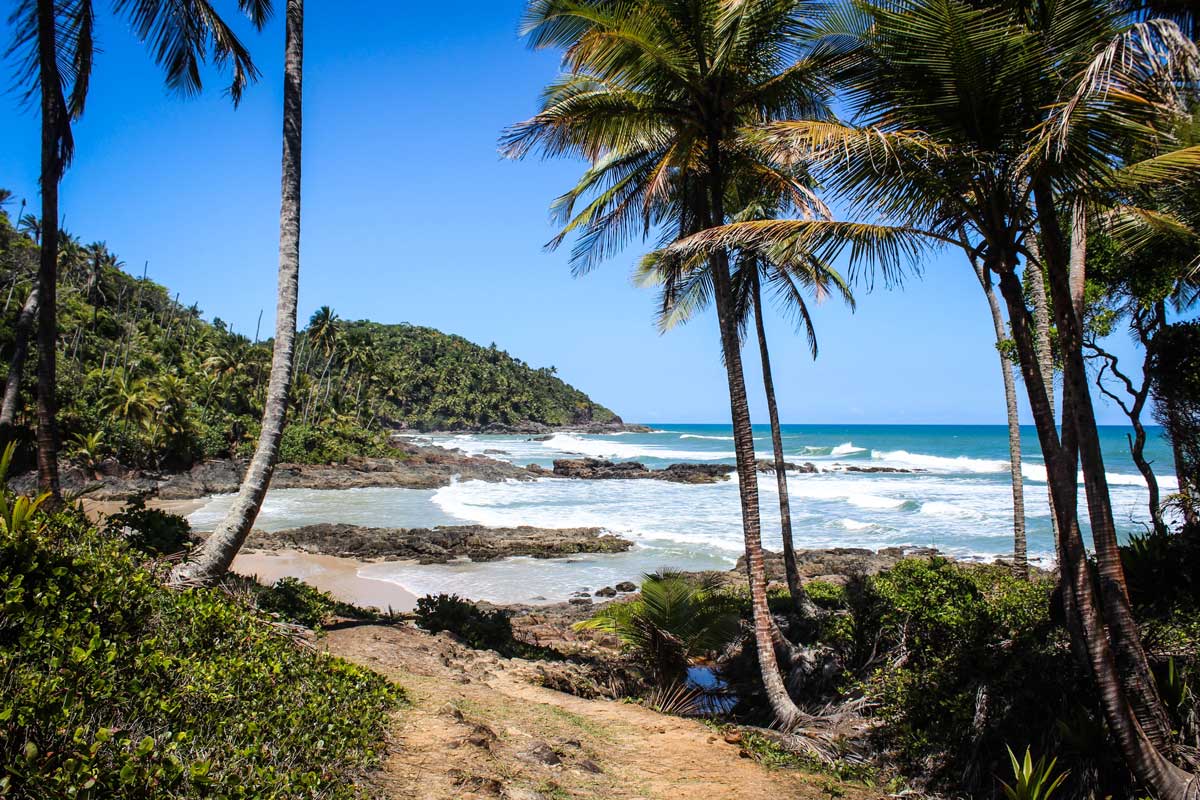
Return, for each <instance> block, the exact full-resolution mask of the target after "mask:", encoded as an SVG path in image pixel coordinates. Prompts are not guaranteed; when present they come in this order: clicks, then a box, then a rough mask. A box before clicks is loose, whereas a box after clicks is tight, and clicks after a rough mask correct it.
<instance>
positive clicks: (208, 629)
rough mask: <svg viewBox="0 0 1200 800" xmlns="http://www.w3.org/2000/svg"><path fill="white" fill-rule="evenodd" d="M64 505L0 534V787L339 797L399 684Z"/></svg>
mask: <svg viewBox="0 0 1200 800" xmlns="http://www.w3.org/2000/svg"><path fill="white" fill-rule="evenodd" d="M138 561H139V559H135V558H134V557H133V556H132V555H131V552H130V550H129V548H128V545H127V544H126V543H125V542H123V541H121V540H119V539H116V538H114V537H109V536H100V535H98V534H97V532H96V531H95V530H94V529H93V528H92V527H91V526H90V525H88V523H87V522H86V521H85V520H83V519H81V518H79V517H77V516H75V515H74V514H73V513H64V514H61V515H59V516H57V517H55V518H53V519H52V520H51V521H50V523H49V525H48V526H46V527H45V529H44V530H42V531H38V532H34V531H30V530H27V531H26V532H24V533H17V534H11V533H8V532H0V586H4V587H5V590H4V594H3V606H2V610H0V681H2V683H3V685H4V687H5V688H4V691H3V692H2V693H0V794H3V795H4V796H6V797H15V798H30V799H31V800H32V799H33V798H49V797H67V796H71V797H78V798H108V797H122V798H185V797H186V798H197V797H221V798H264V797H280V798H283V797H287V798H303V797H309V798H315V797H321V798H348V797H355V796H359V795H360V790H359V789H358V788H356V786H355V780H356V779H357V778H359V777H360V776H362V775H363V774H364V772H365V770H367V769H368V768H370V767H372V766H374V765H375V764H376V763H377V762H378V759H379V756H380V753H381V748H382V743H381V737H382V733H383V728H384V724H385V720H386V716H387V712H388V710H389V709H391V708H392V707H394V706H395V705H396V703H397V701H398V700H399V693H398V691H397V690H395V689H394V688H392V687H391V686H390V685H389V684H388V682H387V681H386V680H384V679H383V678H382V677H380V676H378V675H376V674H374V673H372V672H370V671H368V670H365V669H362V668H360V667H357V666H354V665H351V664H348V663H346V662H344V661H341V660H340V659H337V658H333V657H330V656H327V655H324V654H321V653H317V652H312V651H310V650H308V649H305V648H302V647H299V646H298V645H297V644H296V643H294V642H293V641H291V640H290V639H288V638H286V637H283V636H281V635H280V633H279V632H278V629H277V628H275V627H274V626H273V625H271V624H269V623H268V622H266V621H265V620H263V619H262V618H261V617H259V616H258V615H257V614H255V613H254V612H253V611H252V610H251V609H248V608H246V607H244V606H243V605H241V604H240V603H238V602H236V601H235V600H233V599H231V598H230V597H229V596H228V595H226V594H225V593H223V592H221V591H219V590H205V589H190V590H187V591H175V590H171V589H167V588H165V587H164V586H163V585H162V584H161V578H162V577H163V576H162V575H158V574H154V573H152V572H150V571H147V570H146V569H145V568H143V567H142V566H139V564H138Z"/></svg>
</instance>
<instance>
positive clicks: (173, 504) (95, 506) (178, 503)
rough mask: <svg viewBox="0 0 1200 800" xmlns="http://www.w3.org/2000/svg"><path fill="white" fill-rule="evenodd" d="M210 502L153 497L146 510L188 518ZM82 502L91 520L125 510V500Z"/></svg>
mask: <svg viewBox="0 0 1200 800" xmlns="http://www.w3.org/2000/svg"><path fill="white" fill-rule="evenodd" d="M208 501H209V498H207V497H200V498H196V499H194V500H163V499H161V498H158V497H151V498H148V499H147V500H146V508H157V509H159V510H161V511H167V512H169V513H171V514H178V515H179V516H181V517H186V516H187V515H188V514H191V513H192V512H193V511H195V510H196V509H198V508H201V507H203V506H204V504H205V503H207V502H208ZM80 502H82V503H83V513H85V514H87V515H88V519H91V520H98V519H99V518H100V517H108V516H112V515H113V514H116V513H118V512H120V511H122V510H124V508H125V501H124V500H90V499H88V498H86V497H84V498H82V499H81V501H80Z"/></svg>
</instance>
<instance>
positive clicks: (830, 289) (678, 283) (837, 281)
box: [639, 164, 854, 617]
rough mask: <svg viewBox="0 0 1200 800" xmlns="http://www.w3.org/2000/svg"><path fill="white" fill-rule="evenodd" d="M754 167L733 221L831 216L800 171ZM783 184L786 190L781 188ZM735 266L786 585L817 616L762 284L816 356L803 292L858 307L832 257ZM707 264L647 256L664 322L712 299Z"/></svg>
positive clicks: (796, 602) (647, 279) (645, 274)
mask: <svg viewBox="0 0 1200 800" xmlns="http://www.w3.org/2000/svg"><path fill="white" fill-rule="evenodd" d="M751 171H752V172H753V173H755V174H754V175H752V176H749V177H746V176H744V177H743V179H742V180H740V181H738V182H737V185H736V186H735V189H736V190H737V193H738V194H737V195H735V196H731V198H730V200H731V206H734V207H736V206H743V208H742V210H741V211H739V212H738V213H737V214H734V215H733V216H732V217H731V218H732V219H733V220H735V221H746V220H751V219H772V218H775V217H778V216H781V215H784V214H786V213H787V212H788V211H789V210H795V211H799V212H801V213H803V214H805V215H808V216H813V215H821V216H828V209H827V208H825V207H824V204H822V203H820V202H819V201H818V200H817V199H816V198H815V197H813V196H812V195H811V192H810V191H809V189H808V187H807V186H805V185H804V183H803V182H802V181H801V180H800V176H795V178H794V179H793V182H790V183H789V181H788V180H787V178H786V177H785V176H786V173H782V172H780V171H777V170H772V169H770V168H769V167H768V166H767V165H764V164H755V165H753V168H752V170H751ZM764 173H766V174H768V175H769V176H770V178H771V180H769V181H764V180H762V177H761V176H762V175H763V174H764ZM781 189H784V190H786V191H782V192H781V191H780V190H781ZM734 265H735V268H736V272H735V273H734V276H733V283H734V286H735V291H734V296H735V304H734V305H735V308H736V309H737V314H736V316H737V320H738V323H737V324H738V330H739V331H741V332H742V334H743V337H744V336H745V331H746V329H747V327H748V326H749V318H750V317H751V316H753V319H754V332H755V336H756V339H757V341H758V352H759V363H760V365H761V367H762V376H763V390H764V393H765V395H766V399H767V416H768V418H769V420H770V423H771V446H772V456H773V459H774V460H773V467H774V473H775V481H776V488H777V492H778V495H779V518H780V537H781V540H782V544H783V564H784V573H785V575H786V578H787V583H788V592H789V594H790V595H791V598H792V604H793V607H794V608H795V611H796V613H797V614H799V615H801V616H808V617H811V616H812V615H813V614H814V612H815V610H816V609H815V607H814V606H813V605H812V603H811V601H809V600H808V596H807V595H806V594H805V592H804V588H803V586H801V584H800V571H799V569H798V568H797V565H796V554H795V543H794V541H793V535H792V513H791V502H790V499H789V496H788V484H787V468H786V459H785V457H784V452H783V433H782V429H781V427H780V423H779V407H778V403H777V401H776V397H775V380H774V375H773V373H772V370H771V354H770V348H769V347H768V345H767V333H766V326H765V323H764V321H763V311H762V308H763V300H762V284H763V282H764V281H765V282H766V283H767V284H768V286H769V287H770V288H771V289H772V290H773V294H774V295H775V298H776V299H777V300H778V301H779V303H780V305H781V306H782V307H783V308H785V309H786V310H787V311H788V313H790V314H791V315H792V316H793V317H794V319H795V322H796V328H797V330H798V332H800V333H803V334H804V335H805V336H806V337H807V339H808V346H809V351H810V352H811V353H812V357H813V358H814V359H815V358H816V357H817V337H816V330H815V328H814V327H813V324H812V316H811V315H810V313H809V308H808V303H807V301H806V299H805V294H806V293H811V294H812V295H813V297H815V298H816V299H817V300H818V301H820V300H823V299H824V298H825V297H827V296H828V295H830V294H835V293H836V294H840V295H841V297H842V299H843V300H844V301H845V302H846V303H847V304H848V305H849V306H850V307H851V308H853V307H854V296H853V294H852V293H851V291H850V287H849V286H848V285H847V283H846V282H845V280H843V278H842V276H841V275H840V274H838V272H837V271H836V270H834V269H833V268H832V267H831V266H830V265H829V264H827V263H824V262H821V261H819V260H817V259H813V258H807V259H793V262H792V263H791V264H789V265H788V266H787V267H782V266H781V265H779V264H774V263H772V262H771V261H770V259H768V258H765V257H764V256H763V255H762V254H760V253H755V252H753V251H746V252H738V253H736V254H735V259H734ZM708 266H709V262H708V260H707V259H704V258H697V259H691V260H689V261H688V262H683V261H680V260H679V259H672V258H670V257H668V256H666V255H665V254H664V253H663V252H661V251H659V252H655V253H652V254H650V255H649V256H647V257H646V258H644V259H643V260H642V263H641V265H640V267H639V281H640V282H641V283H644V284H649V285H660V286H661V287H662V300H661V308H660V313H659V327H660V329H662V330H667V329H669V328H672V327H674V326H675V325H677V324H679V323H682V322H686V321H687V320H689V319H690V318H691V317H692V316H693V315H694V314H695V313H697V312H698V311H700V310H701V309H702V308H704V307H705V306H707V305H708V302H709V300H710V298H711V297H712V272H711V270H710V269H708Z"/></svg>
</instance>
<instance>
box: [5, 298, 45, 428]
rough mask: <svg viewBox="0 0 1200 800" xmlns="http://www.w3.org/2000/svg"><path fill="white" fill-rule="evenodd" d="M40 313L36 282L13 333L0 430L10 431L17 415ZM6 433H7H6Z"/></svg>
mask: <svg viewBox="0 0 1200 800" xmlns="http://www.w3.org/2000/svg"><path fill="white" fill-rule="evenodd" d="M37 315H38V285H37V282H34V285H33V289H32V290H31V291H30V292H29V297H28V298H27V299H26V300H25V305H24V306H22V307H21V315H20V316H19V317H17V327H16V331H15V332H14V334H13V340H14V341H13V353H12V358H11V359H9V362H8V377H7V378H6V379H5V381H4V402H3V403H2V404H0V432H6V431H8V430H9V429H10V428H11V427H12V424H13V420H14V419H15V418H16V416H17V398H18V397H19V396H20V393H21V372H22V370H24V368H25V356H26V355H28V353H29V334H30V332H31V331H32V330H33V325H34V321H35V320H36V319H37ZM5 435H6V434H5Z"/></svg>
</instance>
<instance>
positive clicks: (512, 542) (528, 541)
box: [246, 524, 633, 564]
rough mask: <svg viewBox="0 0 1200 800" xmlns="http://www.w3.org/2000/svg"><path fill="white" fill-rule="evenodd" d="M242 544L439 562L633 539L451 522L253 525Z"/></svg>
mask: <svg viewBox="0 0 1200 800" xmlns="http://www.w3.org/2000/svg"><path fill="white" fill-rule="evenodd" d="M246 546H247V547H250V548H255V549H259V550H282V549H289V550H302V551H306V552H310V553H322V554H324V555H331V556H342V557H345V558H372V559H373V558H382V559H416V560H419V561H420V562H421V563H423V564H439V563H444V562H447V561H450V560H452V559H455V558H459V557H463V556H465V557H467V558H469V559H471V560H472V561H494V560H496V559H499V558H508V557H510V556H533V557H534V558H556V557H559V556H568V555H574V554H576V553H620V552H623V551H625V550H628V549H629V548H630V547H632V546H633V543H632V542H630V541H627V540H625V539H622V538H620V537H618V536H613V535H611V534H607V533H603V532H602V531H601V530H600V529H599V528H532V527H528V526H522V527H519V528H486V527H484V526H482V525H452V526H442V527H437V528H364V527H360V526H357V525H334V524H320V525H306V526H304V527H302V528H292V529H289V530H284V531H270V532H268V531H261V530H255V531H253V532H252V533H251V534H250V538H249V540H248V542H247V545H246Z"/></svg>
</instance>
